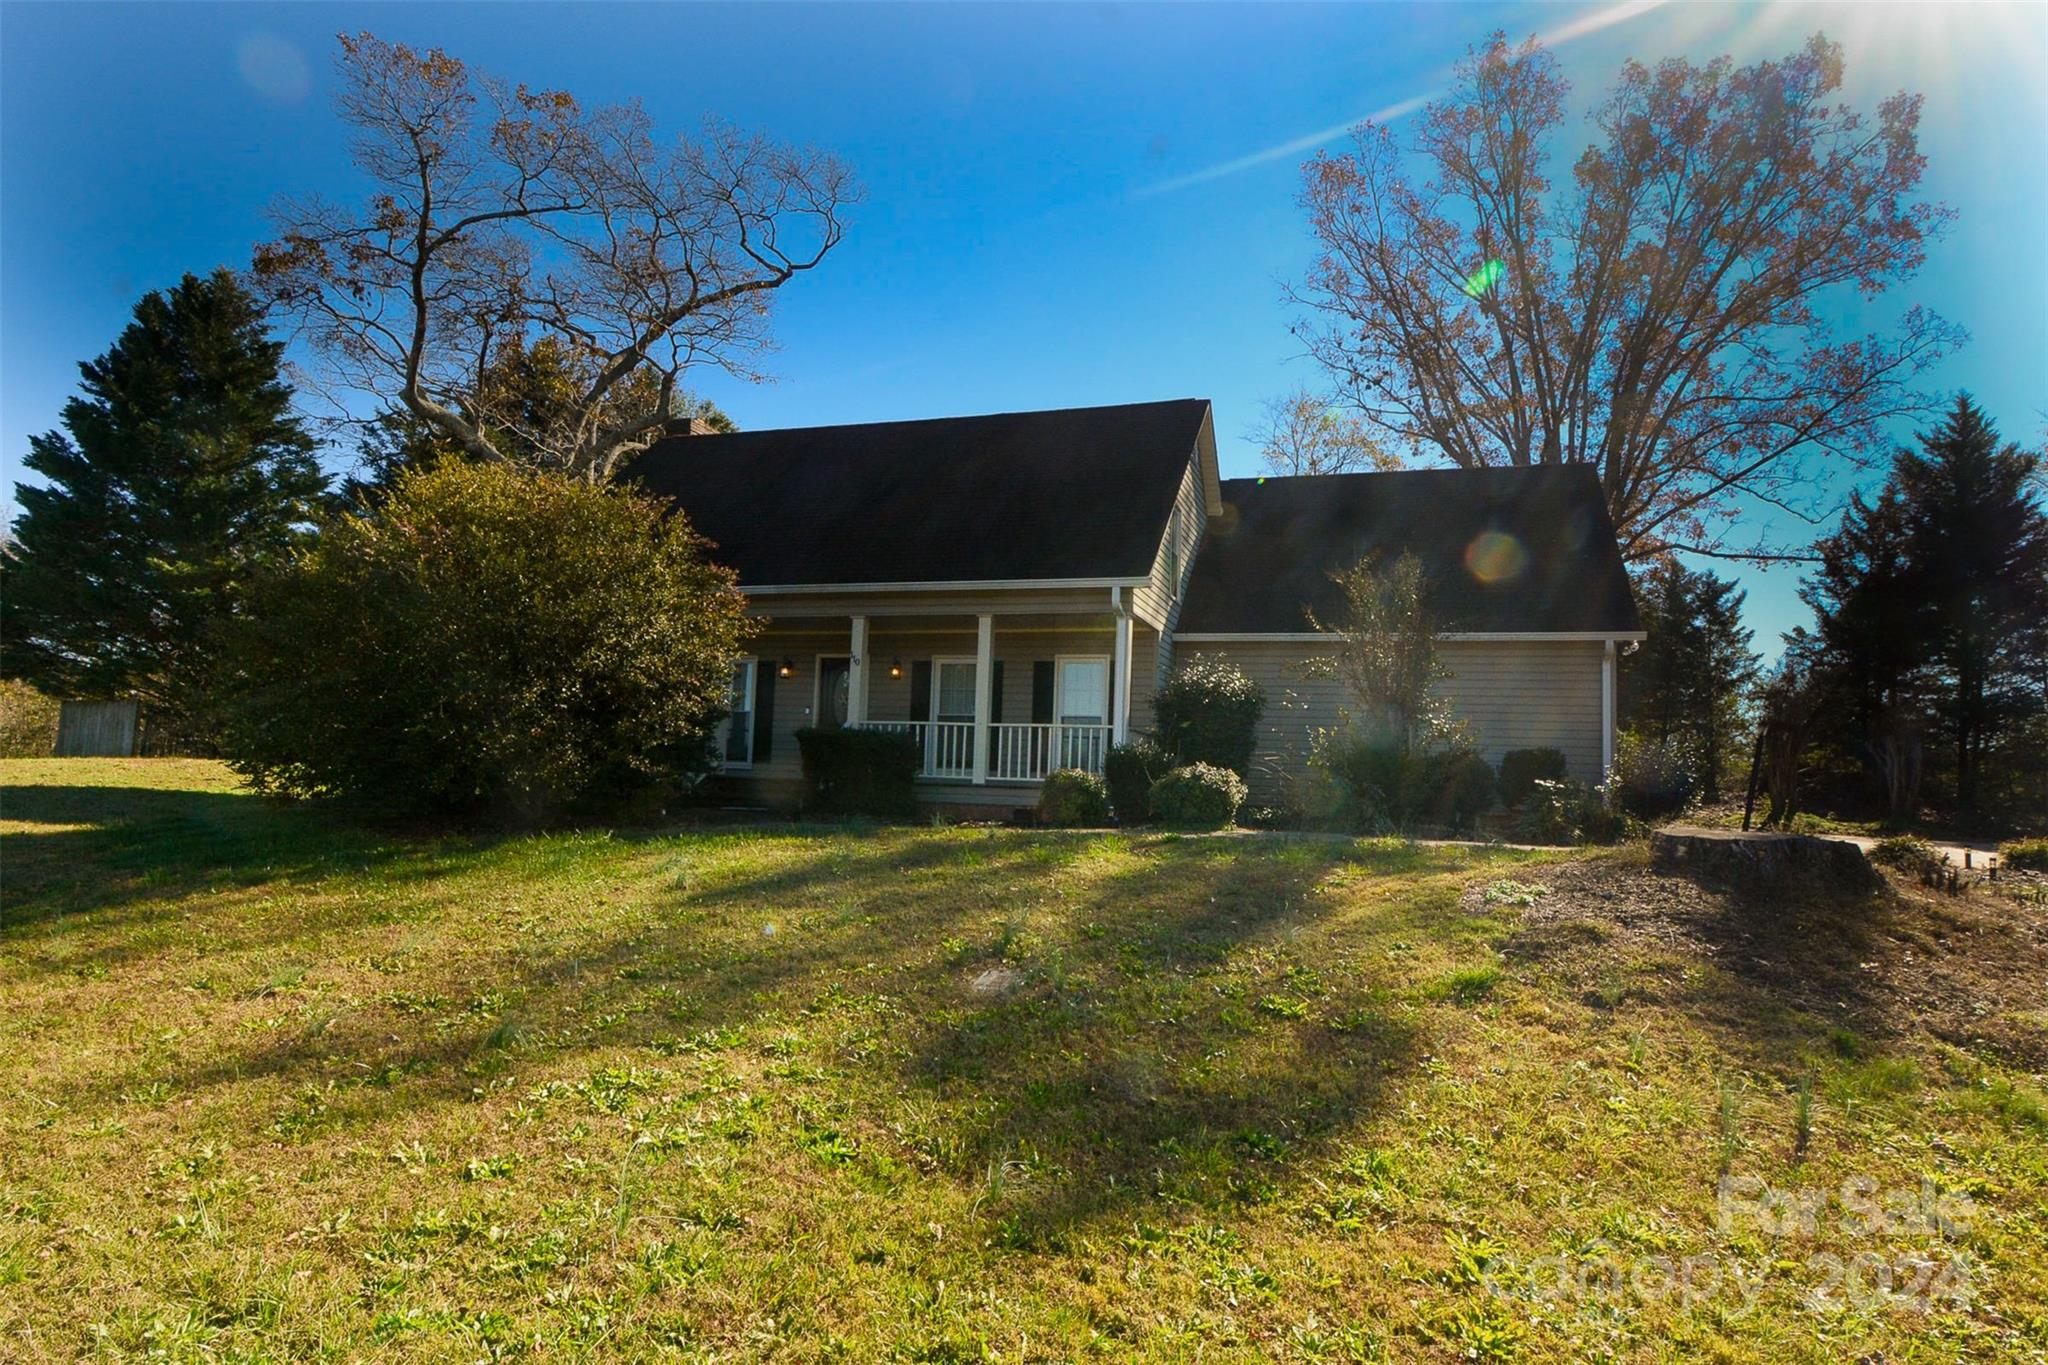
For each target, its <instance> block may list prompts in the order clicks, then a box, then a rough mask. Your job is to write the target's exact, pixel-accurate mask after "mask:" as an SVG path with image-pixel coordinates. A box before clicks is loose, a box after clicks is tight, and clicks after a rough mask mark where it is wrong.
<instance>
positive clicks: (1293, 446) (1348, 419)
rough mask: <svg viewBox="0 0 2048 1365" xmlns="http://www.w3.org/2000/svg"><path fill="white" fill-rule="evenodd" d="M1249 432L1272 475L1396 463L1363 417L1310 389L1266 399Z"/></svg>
mask: <svg viewBox="0 0 2048 1365" xmlns="http://www.w3.org/2000/svg"><path fill="white" fill-rule="evenodd" d="M1250 435H1251V438H1252V439H1253V440H1254V441H1257V442H1258V443H1259V459H1260V461H1261V462H1262V463H1263V464H1264V466H1265V468H1266V470H1267V471H1268V472H1269V473H1273V474H1350V473H1354V472H1357V471H1360V470H1369V469H1393V468H1395V461H1394V459H1393V457H1392V456H1390V455H1389V454H1387V452H1386V451H1384V450H1382V449H1380V445H1379V443H1378V442H1377V441H1375V440H1374V439H1373V438H1372V433H1371V432H1370V431H1369V430H1368V429H1367V428H1366V425H1365V422H1364V420H1363V419H1362V418H1360V417H1359V416H1357V415H1356V414H1355V413H1348V412H1345V411H1344V410H1342V409H1341V408H1339V407H1338V406H1337V405H1336V404H1335V403H1333V402H1332V401H1331V400H1330V398H1329V397H1328V396H1327V395H1324V394H1318V393H1313V392H1311V391H1309V390H1308V389H1296V390H1295V391H1294V392H1292V393H1289V394H1285V395H1283V396H1281V397H1279V398H1270V399H1267V400H1266V402H1265V404H1264V405H1263V407H1262V410H1261V413H1260V418H1259V421H1258V424H1257V425H1256V426H1254V427H1253V428H1252V430H1251V432H1250Z"/></svg>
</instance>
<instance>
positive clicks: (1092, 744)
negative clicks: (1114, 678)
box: [1053, 654, 1109, 772]
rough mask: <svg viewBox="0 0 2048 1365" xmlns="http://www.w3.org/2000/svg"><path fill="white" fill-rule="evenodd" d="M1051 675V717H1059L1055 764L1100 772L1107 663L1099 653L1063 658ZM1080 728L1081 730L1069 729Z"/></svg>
mask: <svg viewBox="0 0 2048 1365" xmlns="http://www.w3.org/2000/svg"><path fill="white" fill-rule="evenodd" d="M1057 667H1058V671H1057V672H1056V673H1055V674H1054V683H1055V685H1054V688H1053V714H1054V715H1055V716H1057V717H1058V718H1059V723H1060V729H1059V765H1060V766H1061V767H1062V768H1086V769H1088V770H1089V771H1091V772H1096V771H1100V770H1101V767H1102V754H1103V749H1104V747H1105V745H1104V739H1103V732H1102V730H1101V729H1100V728H1099V727H1102V726H1106V725H1108V724H1109V660H1108V659H1106V658H1104V657H1102V656H1101V655H1099V654H1092V655H1063V656H1062V657H1061V658H1060V659H1059V661H1058V666H1057ZM1070 727H1083V728H1070Z"/></svg>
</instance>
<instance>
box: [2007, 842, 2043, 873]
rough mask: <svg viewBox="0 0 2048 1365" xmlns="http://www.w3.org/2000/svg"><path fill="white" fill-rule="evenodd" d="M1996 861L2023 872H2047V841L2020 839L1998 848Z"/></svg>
mask: <svg viewBox="0 0 2048 1365" xmlns="http://www.w3.org/2000/svg"><path fill="white" fill-rule="evenodd" d="M1998 860H1999V861H2000V862H2002V863H2004V864H2005V865H2006V866H2007V867H2014V868H2018V869H2020V870H2021V871H2024V872H2048V839H2021V840H2019V841H2017V842H2015V843H2010V844H2000V845H1999V846H1998Z"/></svg>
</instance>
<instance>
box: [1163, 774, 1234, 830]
mask: <svg viewBox="0 0 2048 1365" xmlns="http://www.w3.org/2000/svg"><path fill="white" fill-rule="evenodd" d="M1245 794H1246V792H1245V785H1244V779H1243V778H1241V777H1239V776H1238V775H1237V774H1236V773H1234V772H1232V771H1231V770H1230V769H1228V768H1220V767H1217V766H1216V765H1215V764H1213V763H1190V764H1188V765H1187V766H1186V767H1183V768H1175V769H1174V770H1173V771H1172V772H1170V773H1168V774H1167V775H1166V776H1164V777H1162V778H1160V779H1159V780H1158V781H1157V782H1154V783H1153V784H1152V813H1153V814H1154V815H1156V816H1158V817H1159V818H1160V820H1162V821H1163V822H1165V823H1166V824H1168V825H1171V826H1173V827H1174V828H1176V829H1221V828H1223V827H1224V826H1225V825H1227V824H1229V823H1230V822H1231V821H1232V820H1234V819H1236V818H1237V808H1238V807H1239V806H1242V805H1243V804H1244V798H1245Z"/></svg>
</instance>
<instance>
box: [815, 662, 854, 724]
mask: <svg viewBox="0 0 2048 1365" xmlns="http://www.w3.org/2000/svg"><path fill="white" fill-rule="evenodd" d="M850 671H851V669H850V664H849V662H848V660H846V659H845V658H843V657H842V658H838V659H820V660H818V728H819V729H821V730H837V729H840V728H841V727H843V726H844V725H845V724H846V689H847V682H848V679H849V676H850Z"/></svg>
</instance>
